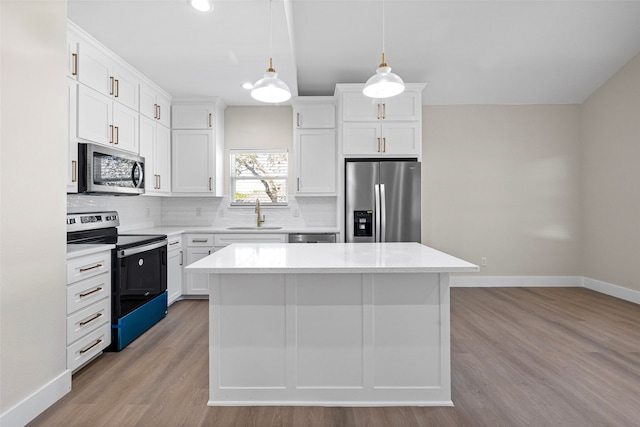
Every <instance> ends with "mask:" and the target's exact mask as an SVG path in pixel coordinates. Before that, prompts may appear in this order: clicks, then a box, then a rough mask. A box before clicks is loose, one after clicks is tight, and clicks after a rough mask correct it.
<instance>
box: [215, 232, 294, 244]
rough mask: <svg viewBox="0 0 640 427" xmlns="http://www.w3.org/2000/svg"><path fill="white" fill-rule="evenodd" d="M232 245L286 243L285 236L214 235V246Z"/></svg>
mask: <svg viewBox="0 0 640 427" xmlns="http://www.w3.org/2000/svg"><path fill="white" fill-rule="evenodd" d="M232 243H287V235H286V234H216V239H215V246H216V247H223V246H228V245H230V244H232Z"/></svg>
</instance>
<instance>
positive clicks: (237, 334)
mask: <svg viewBox="0 0 640 427" xmlns="http://www.w3.org/2000/svg"><path fill="white" fill-rule="evenodd" d="M225 251H226V253H225ZM438 270H440V271H438ZM188 271H189V272H208V273H210V276H209V285H210V298H209V301H210V302H209V304H210V311H209V316H210V335H209V339H210V343H209V346H210V361H209V363H210V383H209V385H210V399H209V405H211V406H219V405H282V406H292V405H305V406H309V405H322V406H392V405H402V406H451V405H452V401H451V365H450V328H449V274H448V273H449V272H451V271H477V267H476V266H474V265H472V264H469V263H467V262H465V261H462V260H459V259H457V258H454V257H451V256H449V255H446V254H443V253H441V252H438V251H435V250H434V249H431V248H428V247H426V246H422V245H418V244H412V243H389V244H363V243H358V244H335V245H332V244H325V245H286V244H282V245H277V244H276V245H273V244H255V245H252V244H242V245H231V246H229V247H227V248H225V249H223V250H222V251H220V252H217V253H214V254H213V255H211V256H210V257H207V258H205V259H203V260H201V261H198V262H197V263H194V264H193V265H192V266H190V267H188Z"/></svg>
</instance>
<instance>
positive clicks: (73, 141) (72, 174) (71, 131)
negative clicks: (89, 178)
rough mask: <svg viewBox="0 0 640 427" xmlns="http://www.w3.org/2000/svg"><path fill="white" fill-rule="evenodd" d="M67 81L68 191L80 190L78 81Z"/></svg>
mask: <svg viewBox="0 0 640 427" xmlns="http://www.w3.org/2000/svg"><path fill="white" fill-rule="evenodd" d="M65 81H66V90H67V91H66V100H67V119H68V120H67V129H66V138H65V139H66V141H67V193H77V192H78V140H77V130H76V120H77V114H76V108H77V101H76V100H77V96H78V95H77V94H78V83H76V81H75V80H73V79H71V78H67V79H65Z"/></svg>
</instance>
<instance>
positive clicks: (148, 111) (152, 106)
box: [140, 83, 171, 127]
mask: <svg viewBox="0 0 640 427" xmlns="http://www.w3.org/2000/svg"><path fill="white" fill-rule="evenodd" d="M140 114H143V115H145V116H147V117H149V118H150V119H154V120H157V121H158V123H160V124H161V125H163V126H166V127H169V126H171V100H170V99H169V98H168V97H167V96H165V95H164V94H162V93H160V91H158V90H156V89H154V88H153V87H151V86H150V85H146V84H144V83H140Z"/></svg>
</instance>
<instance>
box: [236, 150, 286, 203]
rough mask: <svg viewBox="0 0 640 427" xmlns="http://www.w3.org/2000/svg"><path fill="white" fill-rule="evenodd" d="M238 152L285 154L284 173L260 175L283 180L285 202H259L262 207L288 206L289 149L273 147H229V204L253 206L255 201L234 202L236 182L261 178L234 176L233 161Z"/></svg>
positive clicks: (265, 177)
mask: <svg viewBox="0 0 640 427" xmlns="http://www.w3.org/2000/svg"><path fill="white" fill-rule="evenodd" d="M238 154H286V158H287V169H286V170H287V172H286V174H284V175H265V176H264V177H262V178H263V179H277V180H284V182H285V185H286V192H285V197H286V201H285V202H260V203H261V206H262V207H271V206H289V170H290V168H291V164H290V163H289V162H290V160H289V150H287V149H286V148H273V149H257V150H251V149H230V150H229V185H230V190H229V195H230V197H229V199H230V200H229V202H230V203H229V204H230V206H236V207H237V206H240V207H241V206H244V207H254V206H255V201H254V203H240V202H236V182H237V181H258V182H259V181H260V180H261V178H259V177H240V178H238V177H236V176H235V171H236V162H235V156H236V155H238Z"/></svg>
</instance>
